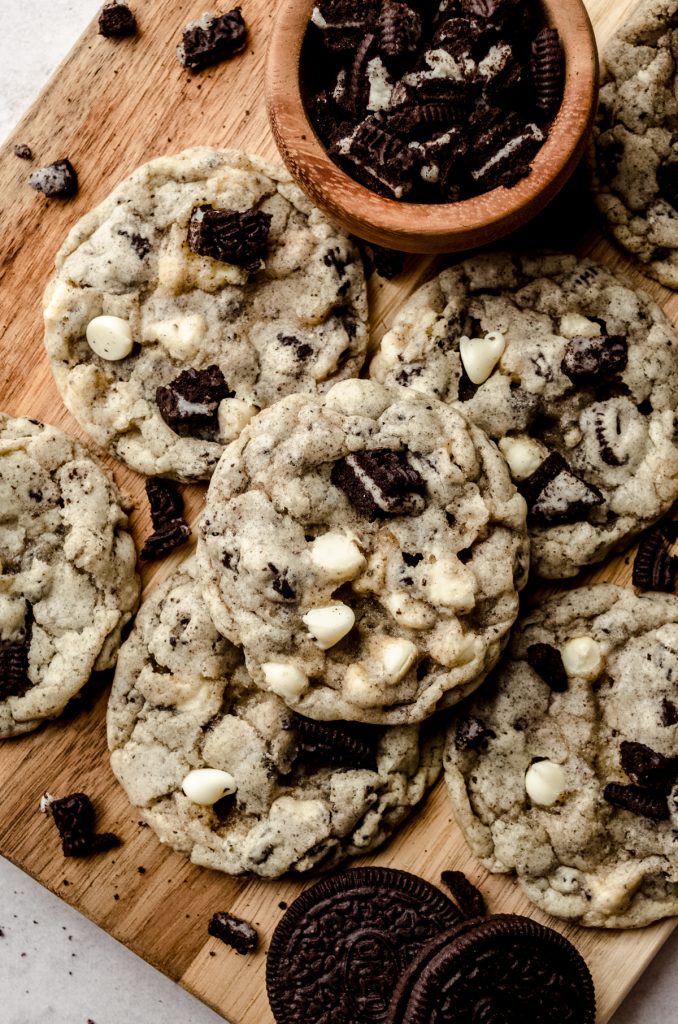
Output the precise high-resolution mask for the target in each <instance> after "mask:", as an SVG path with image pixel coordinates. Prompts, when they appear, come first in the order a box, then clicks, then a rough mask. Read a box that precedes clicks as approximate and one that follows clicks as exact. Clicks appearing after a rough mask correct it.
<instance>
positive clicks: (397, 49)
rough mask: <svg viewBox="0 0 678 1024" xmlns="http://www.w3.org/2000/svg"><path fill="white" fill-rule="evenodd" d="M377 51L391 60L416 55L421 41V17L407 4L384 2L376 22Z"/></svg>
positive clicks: (396, 0)
mask: <svg viewBox="0 0 678 1024" xmlns="http://www.w3.org/2000/svg"><path fill="white" fill-rule="evenodd" d="M376 28H377V38H378V41H379V50H380V52H381V53H382V54H383V55H384V56H385V57H388V58H390V59H391V60H397V59H398V58H401V57H407V56H409V55H410V54H413V53H416V51H417V46H418V45H419V40H420V39H421V16H420V15H419V13H418V11H416V10H414V9H413V8H412V7H410V5H409V4H407V3H401V2H398V0H384V2H383V3H382V5H381V12H380V14H379V19H378V21H377V26H376Z"/></svg>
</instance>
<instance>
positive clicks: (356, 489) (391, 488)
mask: <svg viewBox="0 0 678 1024" xmlns="http://www.w3.org/2000/svg"><path fill="white" fill-rule="evenodd" d="M330 480H331V481H332V483H333V484H334V486H335V487H338V488H339V489H340V490H342V491H343V492H344V494H345V495H346V497H347V498H348V501H349V502H350V504H351V505H352V506H353V508H354V509H355V510H356V511H357V512H358V513H359V515H361V516H365V518H366V519H369V520H371V521H373V520H375V519H379V518H381V517H382V516H388V515H413V514H417V513H418V512H421V511H422V510H423V508H424V504H425V502H424V498H423V496H422V492H423V491H424V490H425V488H426V483H425V481H424V479H423V477H422V476H421V475H420V474H419V472H418V471H417V470H416V469H415V468H414V466H412V465H410V463H409V461H408V458H407V452H403V451H393V450H392V449H390V448H379V449H377V450H375V451H364V452H356V453H355V454H354V455H347V456H346V457H345V458H343V459H339V460H338V461H337V462H335V463H334V465H333V466H332V470H331V473H330Z"/></svg>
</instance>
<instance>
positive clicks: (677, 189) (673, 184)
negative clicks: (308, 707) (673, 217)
mask: <svg viewBox="0 0 678 1024" xmlns="http://www.w3.org/2000/svg"><path fill="white" fill-rule="evenodd" d="M622 152H623V149H622ZM657 186H658V188H659V195H660V196H661V197H662V199H665V200H666V202H667V203H669V204H670V205H671V206H672V207H673V208H674V209H675V210H678V160H666V161H662V162H661V163H660V164H659V167H658V168H657Z"/></svg>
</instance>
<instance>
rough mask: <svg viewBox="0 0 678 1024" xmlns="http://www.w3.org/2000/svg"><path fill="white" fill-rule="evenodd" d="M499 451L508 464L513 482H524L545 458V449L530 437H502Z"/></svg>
mask: <svg viewBox="0 0 678 1024" xmlns="http://www.w3.org/2000/svg"><path fill="white" fill-rule="evenodd" d="M499 451H500V452H501V454H502V455H503V456H504V458H505V459H506V461H507V462H508V468H509V469H510V471H511V476H512V477H513V479H514V480H526V479H527V477H528V476H531V475H532V474H533V473H534V471H535V470H536V469H538V468H539V466H540V465H541V464H542V462H543V461H544V459H545V458H546V449H545V448H544V447H543V445H540V444H539V442H538V441H533V440H532V438H531V437H525V436H522V437H502V438H501V440H500V441H499Z"/></svg>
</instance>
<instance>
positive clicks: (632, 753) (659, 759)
mask: <svg viewBox="0 0 678 1024" xmlns="http://www.w3.org/2000/svg"><path fill="white" fill-rule="evenodd" d="M620 762H621V766H622V768H623V769H624V771H625V772H626V774H627V775H628V777H629V778H630V780H631V782H634V783H635V784H636V785H638V786H646V787H648V788H649V789H658V790H662V791H664V792H668V791H669V790H670V789H671V787H672V786H673V783H674V782H675V780H676V776H678V758H676V757H664V755H663V754H658V753H657V751H655V750H653V749H652V747H648V746H646V745H645V744H644V743H632V742H631V741H629V740H623V741H622V743H621V747H620Z"/></svg>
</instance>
